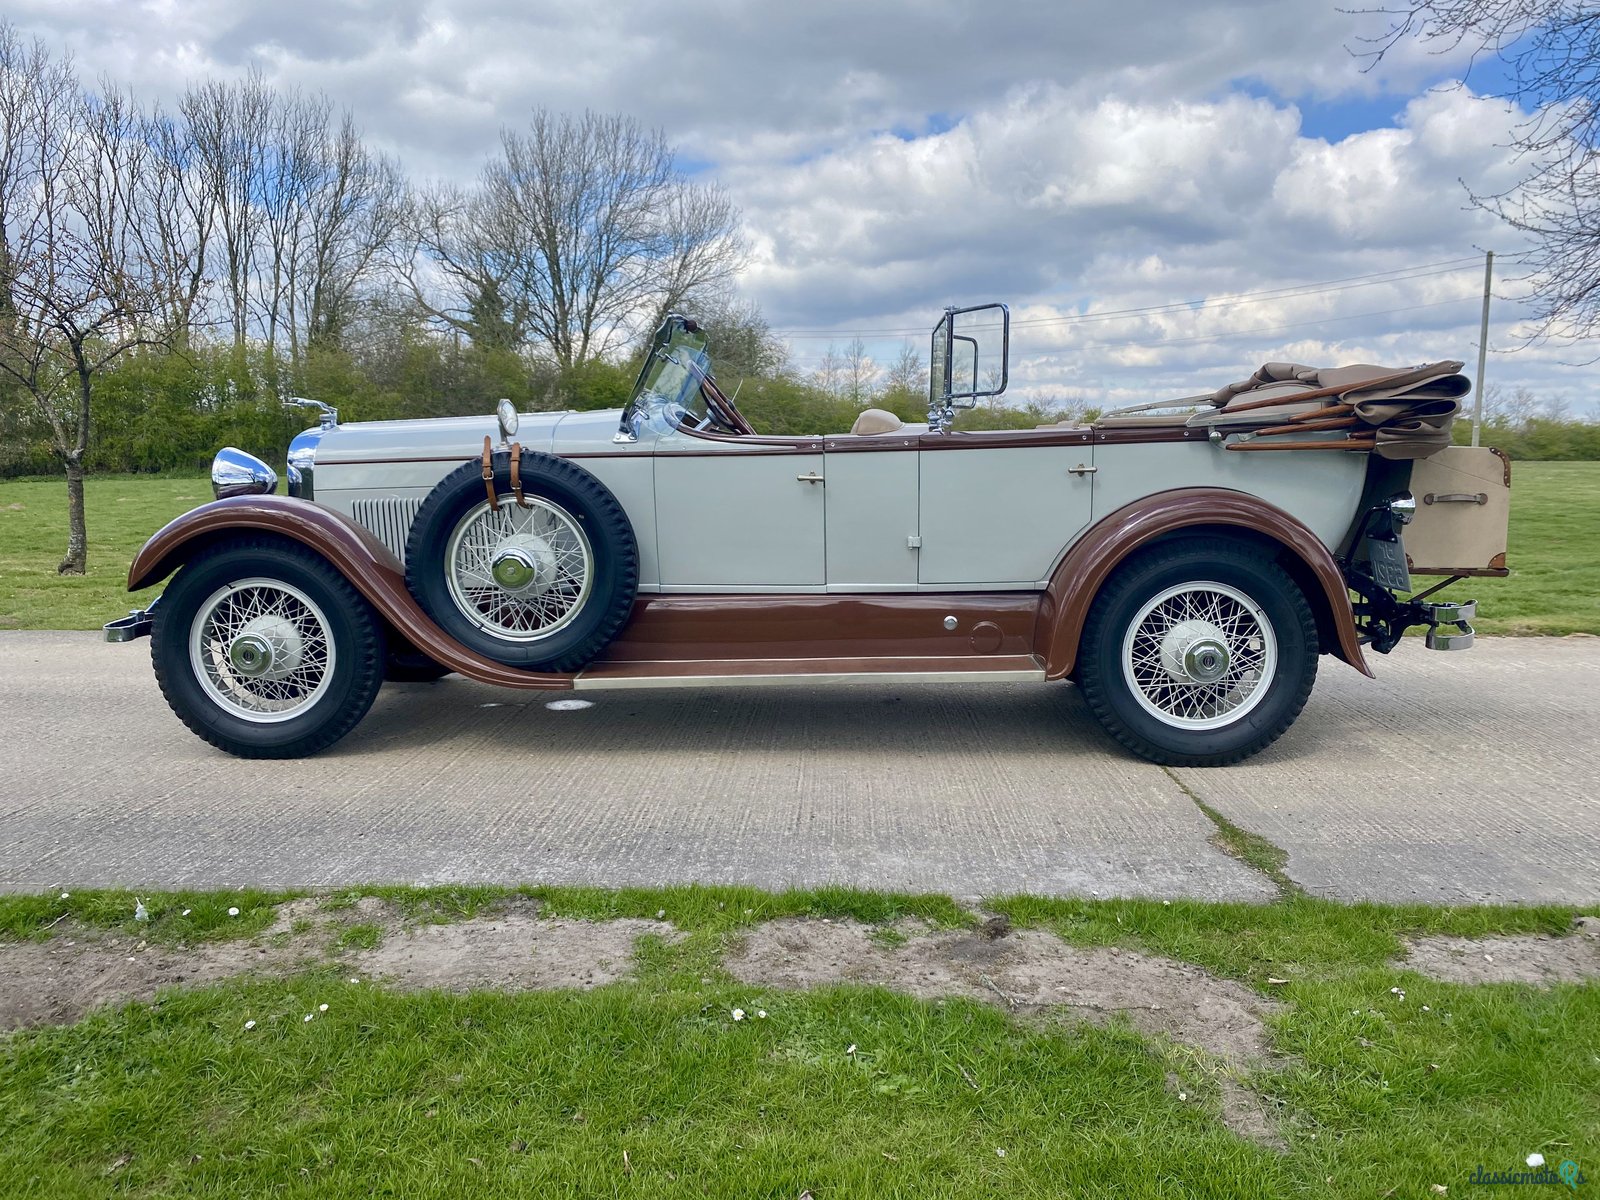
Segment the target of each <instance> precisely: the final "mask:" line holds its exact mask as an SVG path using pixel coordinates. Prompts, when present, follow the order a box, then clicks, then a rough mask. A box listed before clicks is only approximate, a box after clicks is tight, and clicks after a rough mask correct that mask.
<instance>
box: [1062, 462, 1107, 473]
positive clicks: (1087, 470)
mask: <svg viewBox="0 0 1600 1200" xmlns="http://www.w3.org/2000/svg"><path fill="white" fill-rule="evenodd" d="M1099 469H1100V468H1099V467H1086V466H1084V465H1083V464H1082V463H1079V464H1078V465H1077V466H1075V467H1068V468H1067V474H1068V475H1093V474H1094V473H1095V472H1096V471H1098V470H1099Z"/></svg>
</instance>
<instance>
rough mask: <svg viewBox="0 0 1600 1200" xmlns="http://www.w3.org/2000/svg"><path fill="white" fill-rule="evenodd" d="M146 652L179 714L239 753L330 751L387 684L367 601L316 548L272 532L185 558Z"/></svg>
mask: <svg viewBox="0 0 1600 1200" xmlns="http://www.w3.org/2000/svg"><path fill="white" fill-rule="evenodd" d="M150 655H151V659H152V660H153V662H154V664H155V671H156V680H157V682H158V683H159V684H160V685H161V691H162V694H163V695H165V696H166V698H167V703H168V704H169V705H171V706H172V711H173V712H175V713H177V715H178V717H179V718H180V719H181V720H182V721H183V723H184V724H185V725H187V726H188V727H189V728H190V730H191V731H193V732H194V733H195V734H196V735H198V736H199V737H201V738H203V739H204V740H206V741H208V742H210V743H211V744H212V745H213V746H216V747H217V748H218V749H221V750H226V751H227V752H228V753H229V754H234V755H238V756H239V757H240V758H299V757H302V756H304V755H308V754H315V753H316V752H317V751H319V750H323V749H326V748H327V747H328V746H331V745H332V744H333V743H334V742H336V741H338V740H339V739H340V738H342V737H343V736H344V735H345V734H347V733H349V732H350V730H351V729H353V728H354V727H355V725H356V722H358V721H360V720H361V718H362V717H363V716H365V715H366V712H367V709H369V708H370V707H372V701H373V699H374V697H376V696H377V694H378V688H379V687H380V686H381V685H382V683H383V669H384V639H383V629H382V626H381V625H380V623H379V621H378V617H377V614H376V613H374V612H373V610H372V606H371V605H369V604H368V603H367V601H366V600H365V599H364V598H363V597H362V596H361V594H360V593H359V592H357V591H356V590H355V588H353V587H351V586H350V583H349V582H348V581H347V580H346V579H345V578H344V577H343V576H342V575H340V574H339V572H337V571H336V570H334V569H333V568H332V567H331V566H329V565H328V563H327V561H326V560H324V559H323V558H321V557H320V556H319V555H317V554H314V553H312V552H311V551H310V550H306V549H304V548H303V547H299V546H296V545H293V544H290V543H285V542H279V541H275V540H272V539H241V540H239V541H235V542H228V543H225V544H223V545H220V546H218V547H216V548H215V549H213V550H211V551H209V552H207V553H206V554H204V555H202V556H201V557H198V558H195V559H193V560H192V561H190V562H189V563H187V564H185V566H184V567H183V569H182V570H180V571H179V572H178V574H177V576H176V577H175V578H174V579H173V581H172V582H171V584H169V585H168V586H167V589H166V591H165V592H164V593H163V594H162V596H161V603H160V604H159V605H158V606H157V608H156V612H155V622H154V626H153V628H152V629H151V644H150Z"/></svg>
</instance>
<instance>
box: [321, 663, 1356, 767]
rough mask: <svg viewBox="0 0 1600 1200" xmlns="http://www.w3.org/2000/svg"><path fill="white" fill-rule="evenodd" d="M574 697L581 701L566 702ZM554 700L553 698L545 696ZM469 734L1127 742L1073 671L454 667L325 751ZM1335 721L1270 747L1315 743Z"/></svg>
mask: <svg viewBox="0 0 1600 1200" xmlns="http://www.w3.org/2000/svg"><path fill="white" fill-rule="evenodd" d="M573 701H579V702H580V703H584V706H583V707H576V708H574V707H569V706H571V705H572V703H573ZM552 704H554V705H557V706H558V707H557V708H555V709H552V708H550V707H548V706H550V705H552ZM463 739H468V740H470V742H471V743H472V745H473V746H474V748H475V749H477V750H480V751H483V752H487V753H491V754H493V753H506V754H517V755H521V754H527V753H529V752H530V751H537V752H541V753H549V754H567V753H570V754H575V755H584V754H607V753H637V752H639V751H641V750H649V751H650V752H651V753H655V754H660V755H664V756H673V755H677V756H694V755H705V754H712V755H716V754H734V753H739V752H746V751H749V750H752V749H760V750H762V751H764V752H778V753H784V752H791V753H795V754H802V753H823V754H842V755H872V754H885V753H888V754H896V755H912V756H917V755H929V756H940V755H943V754H947V753H951V752H959V753H963V754H971V753H974V752H977V753H982V754H984V755H1012V754H1051V755H1061V756H1064V757H1065V758H1075V757H1103V756H1105V755H1107V754H1116V755H1126V754H1127V753H1128V752H1127V751H1124V750H1122V749H1121V748H1120V747H1118V746H1117V745H1116V744H1115V743H1114V742H1113V741H1112V740H1111V739H1110V738H1109V737H1108V736H1107V735H1106V734H1105V732H1104V731H1103V730H1102V729H1101V728H1100V725H1099V723H1098V722H1097V721H1096V720H1095V718H1094V716H1093V714H1092V713H1090V711H1089V709H1088V707H1087V705H1086V704H1085V703H1084V700H1083V697H1082V695H1081V694H1080V693H1079V692H1078V689H1077V688H1076V687H1073V686H1072V685H1070V684H1065V683H1061V684H1047V685H1039V684H909V685H908V684H892V683H887V682H886V683H881V684H880V683H867V684H858V685H850V686H846V687H834V686H815V687H807V686H801V685H797V686H786V687H777V688H773V687H743V688H716V689H706V690H701V691H679V690H659V691H658V690H653V689H639V690H634V691H607V692H590V693H587V694H583V695H574V694H573V693H571V692H521V693H518V692H508V691H505V690H503V689H499V688H493V687H488V686H485V685H481V684H477V683H473V682H471V681H469V680H466V679H462V678H460V677H458V676H452V677H450V678H447V679H444V680H441V681H439V682H437V683H433V684H390V685H388V686H386V687H385V688H384V690H383V692H382V693H381V694H380V695H379V697H378V700H377V702H376V703H375V704H374V705H373V709H372V712H371V713H369V714H368V716H367V717H366V719H365V720H364V721H363V722H362V723H361V724H360V725H359V726H357V728H356V730H355V732H354V733H353V734H351V735H350V736H349V737H347V738H346V739H345V740H344V741H343V742H341V743H340V744H339V745H337V746H335V747H333V748H332V749H331V750H329V751H326V752H325V753H324V756H325V757H346V756H350V757H355V756H361V755H366V754H376V753H383V752H385V751H386V750H389V749H391V748H393V747H394V746H397V745H404V746H406V747H408V748H416V747H423V746H429V745H437V744H442V743H446V742H460V741H462V740H463ZM1333 740H1334V734H1333V732H1332V731H1328V732H1327V733H1324V734H1321V735H1319V734H1317V733H1316V732H1312V733H1311V734H1310V735H1309V736H1296V730H1295V729H1290V730H1289V732H1288V734H1286V735H1285V737H1284V738H1282V739H1280V740H1279V742H1278V743H1277V744H1276V745H1275V746H1273V747H1271V748H1269V749H1268V750H1267V751H1266V752H1265V753H1266V754H1269V755H1272V756H1273V757H1274V758H1276V759H1278V760H1280V761H1282V760H1284V759H1286V758H1298V757H1301V756H1302V755H1304V754H1306V753H1315V752H1316V751H1317V749H1318V748H1320V747H1322V746H1324V745H1325V744H1327V743H1330V742H1332V741H1333Z"/></svg>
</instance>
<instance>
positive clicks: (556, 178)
mask: <svg viewBox="0 0 1600 1200" xmlns="http://www.w3.org/2000/svg"><path fill="white" fill-rule="evenodd" d="M500 151H501V152H500V154H499V156H498V157H496V158H495V159H493V160H492V161H491V162H490V163H489V164H488V165H487V166H486V167H485V168H484V170H483V173H482V175H481V176H480V178H479V181H478V184H477V186H476V188H475V189H474V190H473V191H471V192H469V193H462V192H457V191H453V190H442V191H441V190H438V189H435V190H434V191H433V192H431V193H429V194H426V195H425V196H424V197H423V198H422V202H421V205H420V208H419V211H418V220H417V221H416V233H417V247H418V251H419V255H418V261H417V263H416V264H415V265H414V268H413V271H412V275H411V278H412V281H413V287H414V289H415V291H416V293H417V296H418V298H419V300H421V301H422V302H423V303H424V304H427V305H428V307H429V308H430V310H431V311H432V312H433V313H434V314H435V316H436V317H438V318H439V319H441V320H443V321H444V322H445V323H447V324H449V325H451V326H453V327H455V328H457V329H461V330H462V331H463V332H467V333H471V332H473V330H474V329H476V330H487V329H489V328H490V327H491V325H492V324H495V325H497V326H498V329H499V331H500V332H501V333H503V334H504V335H506V336H509V337H511V338H512V339H514V341H515V342H516V344H518V345H520V344H521V343H523V342H527V343H531V344H534V345H537V346H539V347H541V348H543V349H544V350H545V351H547V352H548V354H549V355H550V357H551V358H553V359H554V360H555V362H556V363H557V364H558V365H560V366H562V367H570V366H572V365H574V364H575V363H579V362H582V361H584V360H585V359H588V358H592V357H596V356H599V355H603V354H605V353H607V352H608V351H610V350H612V349H615V348H616V347H618V346H621V345H624V344H626V343H627V342H629V341H631V340H632V339H634V338H635V337H637V336H638V334H639V333H640V332H641V331H642V330H644V329H645V328H647V327H650V326H651V325H653V323H655V322H657V321H658V320H659V319H660V317H661V315H662V314H663V313H665V312H668V311H671V310H672V309H674V308H680V307H684V306H687V305H690V304H692V303H693V302H694V301H695V300H696V299H698V298H700V297H702V296H704V295H706V294H707V293H708V292H711V291H714V290H715V289H718V288H721V287H723V286H724V285H725V284H726V283H727V281H728V280H729V279H730V278H731V276H732V274H733V272H734V270H735V269H736V268H737V266H738V264H739V257H740V247H739V242H738V238H737V234H736V225H737V212H736V210H735V209H734V207H733V205H732V203H731V202H730V201H729V200H728V199H727V197H726V196H725V195H724V194H723V193H722V192H720V191H719V190H717V189H714V188H708V187H702V186H699V185H696V184H694V183H692V182H690V181H689V180H687V179H685V178H684V177H683V176H682V174H681V173H679V171H678V170H677V168H676V166H675V165H674V163H673V157H672V151H671V150H670V148H669V147H668V146H667V144H666V141H665V138H664V137H663V135H662V134H661V133H660V131H646V130H644V129H643V128H641V127H640V126H639V124H638V123H637V122H635V121H633V120H631V119H629V118H626V117H620V116H602V115H599V114H596V113H592V112H589V113H585V114H584V115H583V116H582V117H581V118H573V117H569V116H564V115H555V114H552V113H550V112H547V111H545V110H543V109H541V110H538V111H537V112H535V113H534V117H533V120H532V121H531V122H530V123H529V125H528V127H527V129H526V130H523V131H514V130H504V131H502V133H501V136H500ZM430 275H432V276H433V277H434V278H433V279H430V278H429V276H430ZM434 283H438V284H443V285H445V287H444V288H443V291H444V293H445V294H444V295H443V296H440V295H439V290H440V289H439V288H437V287H434V286H431V285H432V284H434ZM452 285H453V287H454V291H453V292H452V290H451V288H452ZM491 317H493V318H495V321H494V322H491V321H490V318H491Z"/></svg>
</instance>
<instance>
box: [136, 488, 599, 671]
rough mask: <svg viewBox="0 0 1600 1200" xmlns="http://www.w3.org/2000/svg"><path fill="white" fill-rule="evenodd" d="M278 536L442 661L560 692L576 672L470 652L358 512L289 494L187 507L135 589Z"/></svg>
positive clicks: (158, 539)
mask: <svg viewBox="0 0 1600 1200" xmlns="http://www.w3.org/2000/svg"><path fill="white" fill-rule="evenodd" d="M261 533H265V534H271V535H275V536H277V537H282V538H285V539H287V540H289V541H293V542H297V543H299V544H300V545H302V546H305V547H306V548H307V549H310V550H312V551H315V552H316V553H317V554H319V555H321V556H322V557H323V558H325V559H326V560H327V561H328V562H329V563H330V564H331V565H332V566H333V568H334V569H335V570H336V571H338V572H339V573H340V574H341V575H343V576H344V577H345V578H346V579H347V580H349V581H350V585H351V586H352V587H354V588H355V589H356V590H357V591H358V592H360V593H361V594H362V595H363V596H365V597H366V598H367V600H368V601H369V602H370V603H371V604H372V606H373V607H374V608H375V609H377V610H378V613H379V615H380V616H382V617H383V618H384V620H386V621H387V622H388V623H389V624H390V625H391V626H392V627H393V628H394V630H395V632H396V633H398V634H399V635H400V636H401V637H403V638H405V639H406V640H407V641H409V642H410V643H411V644H412V645H413V646H415V647H416V648H417V649H418V650H419V651H421V652H422V653H423V654H426V655H427V656H428V657H429V658H431V659H432V660H433V661H434V662H436V663H438V664H439V665H440V666H441V667H447V668H449V669H450V670H452V671H456V672H458V673H459V674H462V675H465V676H466V677H467V678H468V679H476V680H478V681H479V682H480V683H492V684H495V685H497V686H499V687H511V688H531V689H546V690H558V689H563V688H570V687H571V686H572V676H570V675H557V674H551V673H548V672H538V671H519V670H517V669H516V668H514V667H507V666H504V665H502V664H501V663H497V662H495V661H494V660H493V659H490V658H485V657H484V656H483V655H481V654H478V653H476V652H475V651H472V650H469V649H468V648H467V647H465V646H463V645H462V644H461V643H460V642H458V641H456V640H455V639H454V638H452V637H451V636H450V635H449V634H447V633H445V632H444V631H443V630H442V629H440V628H439V627H438V626H437V625H436V624H434V622H433V619H432V618H431V617H429V616H428V614H427V613H425V612H423V611H422V608H421V607H420V606H419V605H418V604H417V602H416V600H415V599H413V598H412V595H411V592H410V590H409V589H408V588H407V587H406V578H405V570H404V568H402V567H401V565H400V560H399V559H397V558H396V557H395V556H394V554H393V553H391V552H390V550H389V548H388V547H387V546H385V545H384V544H383V543H382V542H380V541H379V540H378V539H377V538H375V537H374V536H373V535H372V534H371V533H369V532H368V531H367V530H366V529H364V528H362V527H361V526H360V525H357V524H356V523H355V522H354V521H352V520H350V518H348V517H346V516H343V515H342V514H340V513H336V512H334V511H333V510H331V509H328V508H323V507H322V506H320V505H317V504H312V503H310V502H309V501H306V500H297V499H294V498H292V497H288V496H233V497H230V498H228V499H226V500H216V501H213V502H212V503H210V504H203V505H201V506H200V507H199V508H196V509H193V510H192V511H190V512H186V513H184V514H183V516H181V517H179V518H178V519H177V520H175V521H172V522H170V523H169V524H167V525H166V526H164V527H163V528H162V529H160V530H159V531H158V532H157V533H156V535H155V536H154V537H152V538H151V539H150V540H149V541H148V542H146V543H145V544H144V548H143V549H142V550H140V551H139V553H138V554H137V555H135V556H134V559H133V563H132V565H131V566H129V568H128V590H129V591H130V592H136V591H139V590H140V589H141V588H147V587H150V586H151V585H152V584H156V583H160V582H161V581H162V580H163V579H165V578H166V577H167V576H168V575H170V574H172V573H173V572H174V571H176V570H177V569H178V568H179V567H181V566H182V565H183V564H184V563H185V562H187V561H188V560H189V559H191V558H193V557H194V556H195V555H196V554H198V553H200V552H201V551H203V550H206V549H209V548H211V547H213V546H217V545H219V544H223V543H225V542H227V541H228V540H229V539H230V538H232V537H234V536H236V535H240V534H244V535H248V534H261Z"/></svg>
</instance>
